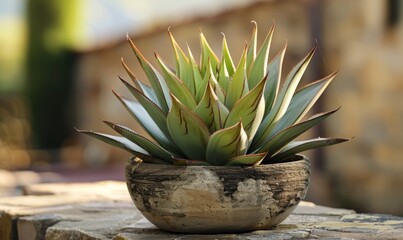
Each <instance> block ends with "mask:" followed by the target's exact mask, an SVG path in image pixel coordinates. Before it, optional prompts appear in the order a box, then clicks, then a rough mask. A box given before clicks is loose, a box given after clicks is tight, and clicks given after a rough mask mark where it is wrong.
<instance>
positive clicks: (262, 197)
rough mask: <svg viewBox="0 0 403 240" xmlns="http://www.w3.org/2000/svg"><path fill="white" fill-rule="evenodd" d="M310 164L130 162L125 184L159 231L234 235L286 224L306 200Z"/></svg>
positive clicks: (304, 160) (302, 160) (300, 159)
mask: <svg viewBox="0 0 403 240" xmlns="http://www.w3.org/2000/svg"><path fill="white" fill-rule="evenodd" d="M309 176H310V163H309V160H308V159H307V158H306V157H302V156H298V159H297V160H296V161H292V162H285V163H277V164H267V165H259V166H253V167H235V166H234V167H228V166H225V167H220V166H183V167H182V166H172V165H157V164H146V163H136V162H134V161H130V162H128V164H127V166H126V182H127V187H128V189H129V192H130V195H131V197H132V199H133V201H134V204H135V205H136V207H137V208H138V209H139V210H140V211H141V213H142V214H143V215H144V216H145V217H146V218H147V219H148V220H149V221H150V222H152V223H153V224H154V225H156V226H157V227H159V228H160V229H163V230H166V231H171V232H181V233H235V232H245V231H252V230H258V229H268V228H270V227H273V226H275V225H277V224H279V223H280V222H282V221H283V220H284V219H285V218H287V216H288V215H289V214H290V213H291V212H292V211H293V210H294V209H295V207H296V206H297V204H298V203H299V202H300V200H301V199H303V198H304V197H305V194H306V191H307V187H308V184H309Z"/></svg>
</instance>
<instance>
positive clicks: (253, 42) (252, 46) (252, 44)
mask: <svg viewBox="0 0 403 240" xmlns="http://www.w3.org/2000/svg"><path fill="white" fill-rule="evenodd" d="M252 23H253V32H252V37H251V39H250V41H249V47H248V53H247V55H246V69H247V71H248V72H249V70H250V68H251V67H252V63H253V61H255V58H256V51H257V50H256V49H257V24H256V22H255V21H252Z"/></svg>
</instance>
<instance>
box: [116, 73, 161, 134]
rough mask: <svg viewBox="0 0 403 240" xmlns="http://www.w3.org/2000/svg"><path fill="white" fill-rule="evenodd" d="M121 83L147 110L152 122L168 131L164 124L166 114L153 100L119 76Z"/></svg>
mask: <svg viewBox="0 0 403 240" xmlns="http://www.w3.org/2000/svg"><path fill="white" fill-rule="evenodd" d="M120 80H121V81H122V83H123V84H124V85H125V86H126V88H127V89H129V91H130V92H131V94H133V96H134V97H135V98H136V99H137V101H138V102H139V103H140V105H141V106H142V107H143V108H144V109H145V110H146V111H147V113H148V114H149V115H150V117H151V118H152V119H153V120H154V122H155V123H156V124H157V125H158V127H159V128H160V129H161V130H162V131H163V132H165V133H166V134H167V133H168V128H167V124H166V115H165V113H164V112H163V111H162V110H161V108H159V107H158V106H157V105H156V104H155V103H154V102H152V101H151V100H150V99H149V98H147V97H146V96H145V95H144V94H143V93H141V92H140V91H139V90H137V89H136V88H134V87H133V86H132V85H130V84H129V83H128V82H126V81H125V80H124V79H122V78H120Z"/></svg>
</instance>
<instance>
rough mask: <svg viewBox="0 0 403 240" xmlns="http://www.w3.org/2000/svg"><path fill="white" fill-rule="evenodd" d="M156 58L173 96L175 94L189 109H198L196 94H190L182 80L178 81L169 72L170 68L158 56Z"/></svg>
mask: <svg viewBox="0 0 403 240" xmlns="http://www.w3.org/2000/svg"><path fill="white" fill-rule="evenodd" d="M156 58H157V60H158V62H159V64H160V66H161V69H162V73H163V75H164V77H165V82H166V83H167V85H168V88H169V90H170V91H171V94H173V95H174V96H175V97H176V98H177V99H179V101H180V102H181V103H183V104H184V105H186V106H187V107H188V108H190V109H194V108H195V107H196V101H195V99H194V97H193V96H194V94H192V93H191V92H190V90H189V88H188V86H186V84H184V82H183V81H182V80H181V79H178V77H177V76H176V75H175V74H174V73H172V72H171V71H170V70H169V68H168V67H167V66H166V65H165V63H164V62H163V61H162V59H161V58H160V57H159V56H158V55H157V54H156ZM192 81H193V80H192ZM193 87H194V86H193Z"/></svg>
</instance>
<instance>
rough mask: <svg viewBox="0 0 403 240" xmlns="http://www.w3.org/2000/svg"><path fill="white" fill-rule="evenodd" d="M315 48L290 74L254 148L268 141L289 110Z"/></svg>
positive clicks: (260, 129)
mask: <svg viewBox="0 0 403 240" xmlns="http://www.w3.org/2000/svg"><path fill="white" fill-rule="evenodd" d="M315 50H316V47H314V48H313V49H312V50H311V51H310V52H309V53H308V55H307V56H306V57H305V58H304V59H303V60H302V61H301V62H300V63H298V64H297V65H296V66H295V67H294V68H293V69H292V70H291V72H290V73H289V74H288V76H287V78H286V80H285V82H284V85H283V87H282V89H281V91H280V94H279V95H278V96H277V99H276V102H275V103H274V106H273V109H272V110H271V111H270V112H269V114H268V115H266V116H265V117H264V119H263V121H262V123H261V124H260V126H259V129H258V131H257V133H256V136H255V138H254V139H253V142H252V146H251V148H252V149H255V148H257V146H260V145H262V144H263V143H264V142H265V141H266V139H268V138H269V137H268V136H269V135H270V133H271V131H272V130H273V127H274V126H275V124H276V123H277V121H279V120H280V119H281V117H283V115H284V114H285V112H286V111H287V108H288V106H289V104H290V102H291V99H292V96H293V95H294V93H295V90H296V88H297V86H298V84H299V81H300V80H301V78H302V76H303V74H304V72H305V70H306V68H307V67H308V64H309V62H310V61H311V59H312V56H313V54H314V53H315Z"/></svg>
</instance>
